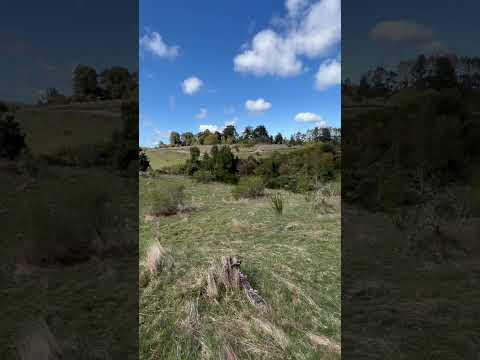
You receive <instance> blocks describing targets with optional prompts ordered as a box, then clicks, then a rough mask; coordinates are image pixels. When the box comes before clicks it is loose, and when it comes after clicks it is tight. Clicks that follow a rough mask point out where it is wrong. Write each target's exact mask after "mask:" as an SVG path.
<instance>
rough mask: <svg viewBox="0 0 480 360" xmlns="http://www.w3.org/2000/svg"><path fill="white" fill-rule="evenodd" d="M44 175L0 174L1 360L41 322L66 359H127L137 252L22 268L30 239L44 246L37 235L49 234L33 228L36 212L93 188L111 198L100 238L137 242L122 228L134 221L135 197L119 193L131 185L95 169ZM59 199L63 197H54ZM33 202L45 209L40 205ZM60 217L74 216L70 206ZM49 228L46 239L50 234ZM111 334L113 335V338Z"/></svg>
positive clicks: (130, 349)
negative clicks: (81, 354)
mask: <svg viewBox="0 0 480 360" xmlns="http://www.w3.org/2000/svg"><path fill="white" fill-rule="evenodd" d="M43 170H44V172H43V173H41V174H40V176H39V178H38V179H37V180H36V181H34V182H32V180H31V179H30V178H28V177H27V176H24V175H18V174H13V173H9V174H3V173H2V176H0V186H1V187H2V189H4V190H5V192H4V193H3V194H4V195H3V196H2V198H1V199H0V220H1V223H2V228H1V231H2V236H1V237H0V245H1V248H2V252H1V254H2V255H1V265H0V274H1V281H2V286H1V288H0V306H1V307H2V309H3V314H4V316H2V324H3V326H2V329H1V330H0V349H1V350H0V358H1V359H13V358H17V357H16V356H15V353H16V348H15V346H16V344H17V341H18V340H19V338H21V336H22V335H21V334H22V332H21V331H22V328H24V327H28V326H30V325H31V324H32V323H34V322H37V321H39V320H41V319H43V320H44V321H46V322H47V323H48V326H49V328H50V331H51V332H52V333H53V334H54V336H55V337H56V338H57V339H58V341H59V342H60V343H61V344H62V350H64V355H65V358H77V356H79V352H81V351H83V352H88V353H89V354H90V355H92V354H93V353H95V352H97V353H102V351H103V352H105V351H106V352H107V353H109V354H110V355H111V356H112V357H113V358H123V356H124V355H125V353H129V354H132V353H133V352H135V351H136V348H135V347H134V346H132V345H133V344H132V341H131V339H132V337H135V336H137V333H136V329H135V328H134V326H133V324H134V323H136V321H137V320H136V314H135V312H132V309H134V308H136V307H137V303H138V299H137V297H136V291H137V289H136V281H137V273H136V272H135V271H132V268H133V269H136V268H137V266H138V264H137V261H138V259H137V256H136V254H135V250H132V251H130V252H129V253H128V254H117V255H115V257H107V258H105V259H103V260H99V259H96V260H95V259H91V260H89V261H87V262H82V263H77V264H73V265H70V266H60V265H53V266H48V267H38V266H35V265H31V264H28V263H25V261H24V258H23V257H24V255H25V253H24V247H23V246H24V243H25V242H27V243H28V242H30V241H31V240H33V239H35V240H36V241H37V242H38V241H41V240H44V239H45V240H48V239H47V238H46V237H42V235H41V234H43V235H44V236H48V233H46V232H41V231H38V230H39V229H38V228H37V227H36V226H35V225H37V226H41V225H42V224H40V223H39V222H38V217H39V215H40V214H41V212H46V209H53V208H56V207H57V206H58V205H59V204H64V203H65V202H64V201H63V200H66V199H67V198H68V199H70V200H72V201H73V202H77V200H81V197H83V198H84V197H85V193H86V192H88V191H87V189H91V188H93V189H99V188H101V189H104V190H105V191H106V192H108V194H109V195H110V199H111V209H112V210H111V212H110V214H111V215H112V216H111V217H109V221H111V227H109V231H108V232H106V233H105V234H104V235H105V236H108V237H109V238H110V237H111V238H112V239H114V240H115V241H128V240H131V241H132V242H133V241H135V239H136V232H137V224H136V222H135V221H130V223H128V224H127V223H125V221H124V220H125V219H126V218H128V219H135V218H136V216H137V215H136V211H137V210H136V208H137V207H136V204H135V203H133V205H132V199H136V195H135V194H134V193H130V194H126V193H125V189H132V188H134V187H136V180H135V179H133V180H132V179H130V180H129V179H127V178H124V177H117V178H115V179H113V177H112V176H111V174H110V173H106V172H105V171H103V170H101V169H62V168H47V169H43ZM3 175H7V176H3ZM132 181H133V183H132ZM54 194H55V195H54ZM62 194H63V196H64V199H59V198H58V196H62ZM39 199H43V201H45V203H43V204H41V203H39ZM47 204H48V205H47ZM46 205H47V206H46ZM60 206H61V205H60ZM60 210H61V209H60ZM63 211H64V212H68V213H70V214H71V216H70V219H72V218H73V217H74V216H75V215H76V212H74V211H73V210H72V208H69V209H63ZM133 214H135V217H133ZM61 221H62V220H61V219H58V226H57V227H60V225H66V223H65V224H60V222H61ZM76 221H77V222H81V220H79V219H77V220H76ZM77 222H74V221H70V223H73V224H77ZM54 226H55V225H54ZM54 228H56V227H54ZM42 230H48V229H46V228H43V229H42ZM50 230H51V231H50V234H52V233H53V229H52V228H50ZM68 240H69V239H65V241H68ZM133 244H134V243H133ZM131 294H135V296H133V297H132V296H131ZM112 334H117V335H116V336H117V338H113V337H112ZM71 352H73V353H71ZM85 358H87V357H85ZM89 358H91V357H89Z"/></svg>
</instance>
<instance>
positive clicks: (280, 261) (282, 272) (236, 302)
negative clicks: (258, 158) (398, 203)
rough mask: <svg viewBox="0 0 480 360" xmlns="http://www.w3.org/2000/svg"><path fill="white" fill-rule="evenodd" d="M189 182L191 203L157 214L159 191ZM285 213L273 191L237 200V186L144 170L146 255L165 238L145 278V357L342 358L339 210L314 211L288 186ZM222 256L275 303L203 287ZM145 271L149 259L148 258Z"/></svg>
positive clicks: (188, 200) (142, 223)
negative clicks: (149, 174)
mask: <svg viewBox="0 0 480 360" xmlns="http://www.w3.org/2000/svg"><path fill="white" fill-rule="evenodd" d="M169 184H183V185H184V186H185V193H186V201H185V204H184V211H182V212H180V213H179V214H176V215H173V216H168V217H152V216H150V215H149V210H148V209H149V205H150V204H151V201H152V194H154V193H155V192H161V191H162V190H164V191H165V188H168V185H169ZM281 194H282V195H283V196H284V198H285V209H284V214H283V215H281V216H280V215H276V214H275V212H274V211H273V210H272V208H271V206H270V202H269V200H268V197H263V198H259V199H256V200H238V201H235V200H234V199H233V197H232V195H231V187H230V186H229V185H225V184H220V183H209V184H198V183H195V182H193V181H192V180H190V179H188V178H184V177H173V176H161V177H157V178H141V179H140V258H141V262H145V261H148V259H147V257H148V253H149V248H150V247H151V246H152V244H154V243H155V242H156V240H157V239H158V241H159V243H160V244H161V249H162V250H161V258H162V264H163V265H162V271H160V272H159V273H157V274H156V275H155V276H154V277H153V278H151V279H150V281H143V280H144V279H143V278H141V289H140V339H139V340H140V358H141V359H219V358H221V359H242V360H243V359H339V358H340V347H339V345H338V344H339V342H340V212H339V205H338V203H339V199H338V198H337V199H335V206H336V207H335V212H334V213H330V214H324V215H322V214H321V213H316V212H314V211H312V209H311V206H310V203H309V202H308V201H307V200H306V199H305V197H304V196H303V195H299V194H292V193H287V192H281ZM223 255H232V256H233V255H234V256H239V257H240V258H241V259H242V264H241V270H242V271H243V272H244V273H245V274H246V275H247V277H248V279H249V281H250V282H251V283H252V286H253V287H254V288H255V289H256V290H258V292H259V294H260V295H261V296H262V297H263V298H264V299H265V301H266V302H267V304H268V306H269V310H268V311H262V310H261V309H258V308H256V307H255V306H253V305H252V304H250V302H248V300H247V299H246V297H245V296H244V294H243V293H242V292H241V291H239V290H236V291H235V290H228V291H227V292H226V293H225V294H223V296H221V297H220V298H218V300H216V301H211V300H208V299H207V298H206V297H205V296H204V295H202V294H203V292H202V289H204V287H205V284H206V279H207V278H208V276H207V274H208V273H209V269H210V268H211V267H212V265H213V264H216V263H218V261H219V260H220V258H221V257H222V256H223ZM141 270H142V272H144V265H141Z"/></svg>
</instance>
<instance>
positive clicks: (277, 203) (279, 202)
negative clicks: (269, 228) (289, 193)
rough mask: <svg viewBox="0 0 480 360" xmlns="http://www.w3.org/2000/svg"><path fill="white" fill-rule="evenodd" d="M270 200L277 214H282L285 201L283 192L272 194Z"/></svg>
mask: <svg viewBox="0 0 480 360" xmlns="http://www.w3.org/2000/svg"><path fill="white" fill-rule="evenodd" d="M269 200H270V206H271V208H272V209H273V211H274V212H275V214H277V215H282V214H283V207H284V203H285V201H284V198H283V196H282V194H279V193H276V194H273V195H270V197H269Z"/></svg>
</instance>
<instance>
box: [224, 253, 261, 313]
mask: <svg viewBox="0 0 480 360" xmlns="http://www.w3.org/2000/svg"><path fill="white" fill-rule="evenodd" d="M222 264H223V282H224V285H225V287H226V288H233V289H239V288H241V289H242V290H243V292H244V294H245V296H246V297H247V299H248V300H249V301H250V303H251V304H252V305H254V306H255V307H257V308H260V309H262V310H267V309H268V305H267V302H266V301H265V300H264V299H263V298H262V297H261V296H260V294H259V293H258V290H255V289H254V288H253V287H252V285H251V284H250V282H249V281H248V279H247V276H246V275H245V274H244V273H242V272H241V271H240V264H241V260H239V259H238V258H237V257H231V256H224V257H223V258H222Z"/></svg>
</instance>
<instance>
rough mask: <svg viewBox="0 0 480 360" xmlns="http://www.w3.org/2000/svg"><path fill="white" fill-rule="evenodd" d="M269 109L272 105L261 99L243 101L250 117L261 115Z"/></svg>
mask: <svg viewBox="0 0 480 360" xmlns="http://www.w3.org/2000/svg"><path fill="white" fill-rule="evenodd" d="M271 108H272V104H271V103H269V102H268V101H265V100H264V99H262V98H259V99H257V100H247V101H245V109H247V111H248V112H249V113H250V114H252V115H258V114H262V113H264V112H265V111H268V110H270V109H271Z"/></svg>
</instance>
